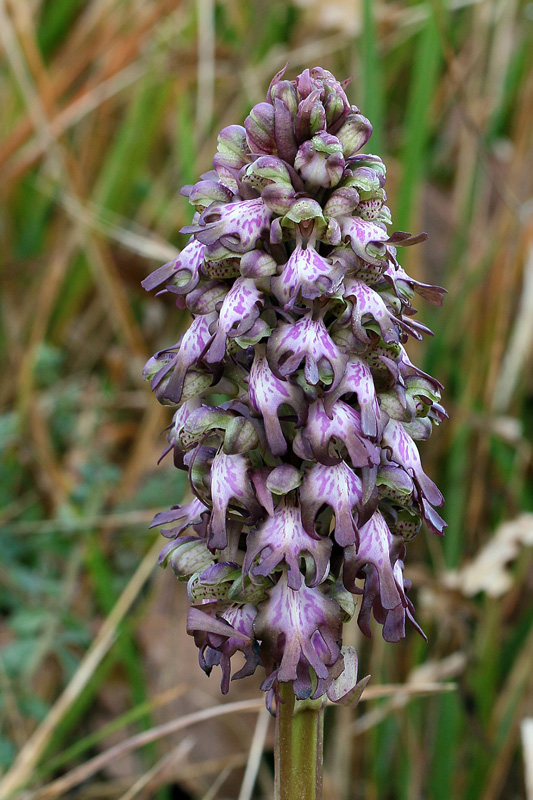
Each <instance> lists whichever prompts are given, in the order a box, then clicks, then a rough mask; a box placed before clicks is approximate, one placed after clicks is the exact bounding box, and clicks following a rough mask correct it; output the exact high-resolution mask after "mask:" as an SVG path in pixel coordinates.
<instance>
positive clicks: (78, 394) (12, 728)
mask: <svg viewBox="0 0 533 800" xmlns="http://www.w3.org/2000/svg"><path fill="white" fill-rule="evenodd" d="M0 41H1V48H2V56H1V64H0V88H1V96H2V115H1V119H0V131H1V141H0V192H1V193H2V201H3V202H2V210H1V212H0V226H1V228H0V229H1V240H2V248H1V251H0V258H1V263H2V272H1V296H0V352H1V364H2V378H3V379H2V381H1V383H0V398H1V402H0V497H1V501H2V502H1V511H0V554H1V557H0V648H1V650H0V695H1V699H0V770H1V771H2V773H3V780H2V779H0V797H1V798H2V800H3V798H7V797H9V796H13V797H20V798H28V800H29V798H35V800H40V798H59V797H65V798H67V797H68V798H70V797H72V798H74V797H76V798H79V799H80V800H90V799H92V798H102V799H104V798H121V800H132V798H152V797H154V798H157V800H179V799H180V798H185V799H187V798H189V800H192V799H194V800H200V798H203V800H215V798H237V797H238V798H239V800H250V799H251V798H267V797H270V796H272V758H271V753H270V748H271V736H272V726H270V725H269V723H268V717H267V716H266V715H265V712H264V711H260V710H259V709H260V705H261V703H262V698H259V703H256V702H255V700H254V698H257V697H258V696H259V693H258V690H257V686H258V681H255V679H251V680H248V681H247V682H239V684H233V685H232V690H231V692H230V696H229V698H227V701H228V702H229V703H234V702H238V703H244V706H238V707H237V708H236V710H235V711H234V713H230V712H231V709H232V707H229V706H228V707H227V708H226V707H224V708H225V710H226V711H227V712H228V713H226V715H225V716H219V717H215V718H213V719H212V720H211V721H210V722H209V723H204V724H200V720H201V718H202V715H204V716H205V715H209V714H216V713H218V710H219V708H221V707H222V704H221V699H220V697H219V691H218V680H217V677H216V675H213V676H212V677H211V679H210V680H208V679H207V678H205V676H204V675H203V673H201V672H200V670H199V668H198V667H197V664H196V650H195V648H194V644H193V642H192V640H191V639H190V638H189V637H187V636H186V634H185V627H184V620H185V613H186V606H187V601H186V598H185V587H184V586H182V585H177V584H176V583H175V580H174V579H173V578H172V576H171V575H167V574H165V573H163V572H161V571H159V570H158V569H157V567H155V566H154V564H155V561H156V552H157V550H158V547H159V542H157V541H155V540H156V539H157V533H156V534H154V533H149V532H148V530H147V526H148V523H149V521H150V520H151V518H152V515H153V513H154V511H156V510H160V509H162V508H165V507H167V506H169V505H170V504H172V503H176V502H179V501H180V499H181V497H182V493H183V491H184V488H185V487H184V480H183V478H182V476H181V474H180V473H178V472H177V471H176V470H174V469H173V468H172V466H171V464H170V462H167V461H165V462H163V463H162V465H161V466H159V467H157V466H156V461H157V458H158V456H159V454H160V452H161V450H162V448H163V443H164V438H163V436H162V434H161V431H162V429H163V428H164V426H165V425H166V424H168V422H169V419H170V411H169V410H168V409H162V408H160V407H159V406H158V404H157V402H156V401H155V399H154V398H153V397H152V396H151V394H150V392H149V389H148V387H147V386H145V385H143V383H142V381H141V377H140V373H141V368H142V365H143V363H144V360H145V359H146V358H147V357H148V355H150V354H151V353H152V352H154V351H155V350H156V349H158V348H159V347H162V346H165V345H168V344H170V343H171V342H174V341H175V340H176V339H177V336H178V333H179V331H180V329H181V328H182V327H183V326H185V325H186V324H187V321H186V319H185V318H184V316H183V314H182V312H179V311H177V310H176V309H175V308H172V306H171V304H169V303H167V302H165V300H164V299H154V298H150V297H148V296H146V295H145V294H144V293H143V291H142V290H141V288H140V286H139V283H140V281H141V279H142V278H143V277H145V276H146V275H147V274H148V273H149V272H150V271H152V270H153V269H154V268H155V267H156V266H159V265H160V264H161V263H163V262H165V261H168V260H169V259H170V258H172V257H173V256H174V255H175V254H176V253H177V252H178V251H179V248H180V247H182V246H183V243H184V242H183V237H181V236H180V235H179V234H178V231H179V229H180V228H181V227H182V226H183V225H185V224H187V223H188V221H189V220H190V216H191V210H190V208H189V207H188V205H187V202H186V200H185V199H184V198H182V197H181V196H180V195H179V188H180V186H181V185H182V184H184V183H188V182H194V180H195V179H196V178H197V176H199V174H200V173H201V172H204V171H206V170H207V169H209V168H210V159H211V157H212V155H213V152H214V150H215V142H216V134H217V131H218V130H219V129H220V128H221V127H223V126H225V125H228V124H231V123H242V120H243V119H244V116H245V115H246V114H247V112H248V110H249V108H250V106H251V105H252V104H253V103H256V102H259V101H260V100H261V99H262V98H263V96H264V93H265V91H266V88H267V86H268V83H269V80H270V78H271V76H272V75H273V74H274V73H275V72H276V71H277V70H278V69H279V68H280V67H281V66H283V64H284V63H285V62H286V61H289V62H290V66H289V71H290V74H291V77H294V76H295V75H296V74H297V73H298V72H300V71H301V70H302V69H304V68H305V67H308V66H309V67H312V66H315V65H317V64H320V65H322V66H324V67H327V68H329V69H331V70H332V71H333V72H335V74H336V75H337V76H338V77H339V78H344V77H346V76H348V75H353V78H354V80H353V83H352V85H351V87H350V89H349V96H350V99H351V100H352V102H354V103H356V104H357V105H359V106H360V108H361V109H362V111H363V112H364V113H365V114H366V115H367V116H369V117H370V118H371V120H372V122H373V123H374V129H375V133H374V136H373V139H372V141H371V143H370V146H369V148H367V149H369V150H370V151H371V152H377V153H379V154H380V155H381V156H382V157H383V158H384V160H386V163H387V164H388V167H389V178H388V191H389V205H390V206H391V208H392V212H393V219H394V222H395V228H399V229H403V230H413V231H415V232H417V231H418V230H421V229H423V230H427V231H428V233H429V235H430V239H429V242H428V243H427V244H425V245H423V246H420V247H417V248H415V249H413V250H407V251H404V253H402V256H403V259H404V260H403V264H404V266H405V267H406V268H407V270H408V271H409V272H411V274H413V275H414V276H415V277H416V278H418V279H419V280H424V281H426V282H430V283H440V284H442V285H444V286H446V287H447V289H448V291H449V294H448V296H447V298H446V301H445V305H444V307H443V308H442V309H437V310H435V309H432V308H430V307H428V306H427V304H424V303H423V301H421V302H420V303H419V306H420V317H421V319H423V320H424V321H425V322H427V323H428V324H429V325H430V327H432V329H433V330H434V331H435V337H434V338H433V339H430V340H427V341H426V342H425V343H423V344H422V345H417V346H416V347H411V350H410V352H411V355H412V357H414V358H415V360H417V361H418V362H419V363H421V364H422V365H423V366H424V368H425V369H427V370H428V371H430V372H431V373H432V374H433V375H435V376H437V377H438V378H439V380H441V381H442V382H443V383H444V384H445V386H446V394H445V404H446V406H447V408H448V411H449V413H450V421H449V423H447V424H446V425H444V426H442V427H441V428H440V429H438V430H437V431H436V432H435V435H434V436H433V438H432V439H431V440H430V442H429V443H428V444H426V445H424V448H423V449H424V453H423V457H424V459H425V464H426V466H427V471H428V472H429V474H430V475H431V476H432V477H433V478H435V479H436V480H437V482H438V483H439V485H440V486H441V488H442V489H443V491H444V493H445V496H446V500H447V504H446V508H445V510H444V516H445V517H446V519H447V521H448V523H449V529H448V532H447V535H446V538H445V540H444V542H440V541H437V540H436V539H435V538H430V537H429V535H421V536H420V537H418V539H417V540H416V542H415V543H413V544H412V545H410V546H409V548H408V566H407V575H408V576H409V577H410V578H411V580H412V582H413V592H412V596H413V599H414V601H415V605H416V607H417V612H418V617H419V620H420V622H421V623H422V625H423V627H424V629H425V630H426V632H427V634H428V636H429V644H428V645H426V644H425V643H424V642H422V640H420V639H419V638H418V637H417V635H416V633H415V632H414V631H412V630H411V631H409V633H408V637H407V639H406V640H405V641H404V642H402V643H401V644H399V645H396V646H394V645H388V644H385V643H383V641H382V640H381V639H380V637H379V636H375V637H374V638H373V640H372V641H371V642H367V641H366V640H365V641H361V640H360V637H359V636H358V633H357V630H356V629H355V626H351V627H349V629H348V630H347V633H346V636H347V640H348V641H350V642H352V643H355V644H357V646H358V647H359V649H360V654H361V658H360V661H361V671H362V673H361V674H366V673H368V672H371V673H372V684H371V685H372V686H373V687H374V694H373V695H372V693H371V692H370V693H369V697H368V699H367V700H366V701H363V702H362V703H361V705H360V706H359V708H358V709H357V710H356V712H353V711H349V710H348V711H347V710H345V709H332V710H331V711H328V716H327V720H326V724H327V731H326V776H325V800H329V798H335V800H352V798H353V799H354V800H359V799H360V798H361V799H362V798H365V800H366V799H368V800H404V799H405V800H422V798H431V800H449V798H453V799H454V800H466V798H468V800H476V799H477V798H479V800H498V799H499V798H505V800H507V799H508V798H511V799H513V798H523V797H526V796H527V797H528V800H531V798H532V797H533V789H532V787H531V783H530V784H529V787H526V779H525V777H524V766H525V762H527V761H528V757H529V763H530V765H531V760H533V748H532V747H531V735H530V734H529V736H528V733H527V732H528V731H531V725H532V724H533V723H531V718H533V670H532V656H533V632H532V626H531V622H532V616H533V615H532V611H533V601H532V596H533V593H532V591H531V589H532V584H533V569H532V559H531V545H532V544H533V516H532V515H531V512H532V511H533V508H532V506H533V460H532V447H531V435H532V431H533V423H532V410H533V380H532V369H531V366H532V358H531V356H532V341H533V168H532V167H533V133H532V129H533V71H532V60H533V4H532V3H528V2H522V0H431V1H430V2H429V1H428V2H384V1H376V2H372V0H329V2H328V3H327V4H326V3H324V2H315V1H314V0H299V2H289V1H288V0H285V1H284V2H282V1H281V0H280V1H278V0H272V2H261V0H196V2H192V0H0ZM450 681H451V682H453V688H452V690H451V691H447V692H442V693H440V692H437V691H435V692H434V693H433V694H428V695H424V694H423V693H421V692H420V691H419V689H420V687H421V686H422V688H423V686H425V685H427V683H428V682H429V683H432V684H440V683H442V682H444V683H446V682H450ZM380 687H384V688H381V689H380ZM402 687H404V688H402ZM417 687H418V689H417ZM434 688H439V687H438V686H437V687H434ZM444 688H445V687H444ZM380 691H381V694H386V695H387V696H385V697H382V698H381V699H379V698H378V697H377V695H379V694H380ZM246 703H247V705H246ZM239 708H240V709H241V711H239ZM242 709H244V710H245V711H247V712H248V713H242ZM250 712H253V713H250ZM179 728H181V732H177V731H178V729H179ZM521 732H522V735H521ZM528 741H529V747H530V748H531V749H530V750H529V756H528ZM250 742H252V745H251V747H250ZM141 745H142V746H141ZM95 759H96V760H95ZM246 765H247V766H246ZM245 768H246V773H245V772H244V771H245ZM243 774H245V778H244V782H243ZM62 776H63V777H62ZM254 783H255V788H254ZM528 792H529V794H528Z"/></svg>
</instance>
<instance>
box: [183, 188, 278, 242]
mask: <svg viewBox="0 0 533 800" xmlns="http://www.w3.org/2000/svg"><path fill="white" fill-rule="evenodd" d="M271 216H272V212H271V211H270V209H269V208H268V207H267V206H266V205H265V204H264V203H263V201H262V200H261V198H257V199H253V200H244V201H242V202H239V203H230V204H229V205H220V206H217V205H215V206H209V208H207V209H206V210H205V211H204V212H203V214H201V216H200V218H199V220H198V224H197V225H191V226H187V227H186V228H185V229H183V230H182V233H194V234H195V235H196V239H197V240H198V241H199V242H202V243H203V244H204V245H214V244H215V243H217V242H220V244H221V245H223V247H225V248H227V249H228V250H230V251H231V252H233V253H246V251H247V250H253V249H254V247H255V245H256V243H257V241H258V240H259V239H260V238H261V236H262V234H263V233H265V232H266V231H268V226H269V222H270V218H271Z"/></svg>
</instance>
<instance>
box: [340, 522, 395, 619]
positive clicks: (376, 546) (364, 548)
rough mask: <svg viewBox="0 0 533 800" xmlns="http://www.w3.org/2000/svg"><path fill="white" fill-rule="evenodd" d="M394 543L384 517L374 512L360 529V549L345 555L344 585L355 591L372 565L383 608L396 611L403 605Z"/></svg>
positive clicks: (347, 552) (351, 550)
mask: <svg viewBox="0 0 533 800" xmlns="http://www.w3.org/2000/svg"><path fill="white" fill-rule="evenodd" d="M393 545H394V541H393V538H392V534H391V532H390V530H389V528H388V526H387V523H386V522H385V519H384V517H383V514H381V512H380V511H375V512H374V514H373V515H372V516H371V518H370V519H369V520H368V522H367V523H365V525H362V526H361V527H360V528H359V545H358V547H357V548H356V547H352V548H350V550H348V551H346V552H345V563H344V571H343V580H344V585H345V586H346V588H347V589H350V590H351V591H356V586H355V579H356V578H357V576H358V574H359V572H360V571H361V570H362V569H363V567H366V566H367V565H370V566H371V567H373V569H375V570H376V572H377V575H378V582H379V597H380V601H381V604H382V606H383V608H386V609H389V610H390V609H394V608H396V607H397V606H398V605H400V604H401V603H402V597H401V596H400V593H399V590H398V587H397V585H396V580H395V577H394V572H393V564H392V563H391V551H392V550H393Z"/></svg>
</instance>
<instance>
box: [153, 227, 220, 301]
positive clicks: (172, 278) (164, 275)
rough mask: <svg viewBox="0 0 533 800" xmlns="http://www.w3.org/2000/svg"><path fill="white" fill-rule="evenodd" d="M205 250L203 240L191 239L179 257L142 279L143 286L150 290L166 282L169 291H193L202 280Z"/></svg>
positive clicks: (179, 292)
mask: <svg viewBox="0 0 533 800" xmlns="http://www.w3.org/2000/svg"><path fill="white" fill-rule="evenodd" d="M204 250H205V246H204V245H203V244H202V243H201V242H199V241H197V240H196V239H191V240H190V242H189V243H188V245H187V246H186V247H184V248H183V250H182V251H181V253H180V254H179V256H178V258H176V259H175V260H174V261H169V263H168V264H165V265H164V266H162V267H159V269H156V270H155V272H152V274H151V275H149V276H148V277H147V278H145V279H144V281H142V283H141V285H142V287H143V288H144V289H146V291H147V292H150V291H152V289H155V288H156V287H157V286H161V285H162V284H165V285H166V289H167V291H169V292H173V293H174V294H187V292H191V291H192V290H193V289H194V287H195V286H196V285H197V284H198V281H199V280H200V276H201V268H202V265H203V263H204Z"/></svg>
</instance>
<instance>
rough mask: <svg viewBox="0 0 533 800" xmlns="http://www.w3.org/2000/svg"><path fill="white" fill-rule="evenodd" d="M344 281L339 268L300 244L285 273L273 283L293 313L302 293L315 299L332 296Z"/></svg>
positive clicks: (308, 297) (293, 253)
mask: <svg viewBox="0 0 533 800" xmlns="http://www.w3.org/2000/svg"><path fill="white" fill-rule="evenodd" d="M342 278H343V271H342V269H341V267H340V266H339V265H337V266H333V265H332V264H331V263H329V262H328V261H327V260H326V259H325V258H323V257H322V256H320V255H319V254H318V253H317V251H316V250H315V249H314V247H311V246H308V247H306V248H304V247H303V246H302V245H301V244H299V245H297V247H296V248H295V249H294V250H293V252H292V254H291V256H290V258H289V260H288V261H287V263H286V264H285V266H284V268H283V272H282V273H281V275H280V276H279V277H277V278H273V279H272V281H271V286H272V291H273V292H274V294H275V295H276V297H277V298H278V300H279V301H280V302H281V303H283V305H284V308H285V310H290V309H291V308H292V307H293V306H294V304H295V302H296V299H297V297H298V294H299V293H301V295H302V297H305V298H307V299H309V300H314V299H316V298H317V297H320V296H321V295H323V294H330V293H331V294H333V293H335V291H336V290H337V289H338V287H339V284H340V283H341V281H342Z"/></svg>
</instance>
